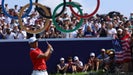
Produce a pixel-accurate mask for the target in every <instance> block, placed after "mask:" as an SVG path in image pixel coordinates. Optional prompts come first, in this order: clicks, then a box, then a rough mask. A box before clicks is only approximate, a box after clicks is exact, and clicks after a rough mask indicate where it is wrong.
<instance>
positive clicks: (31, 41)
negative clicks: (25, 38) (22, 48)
mask: <svg viewBox="0 0 133 75" xmlns="http://www.w3.org/2000/svg"><path fill="white" fill-rule="evenodd" d="M35 41H37V39H36V37H31V38H30V39H29V44H30V43H33V42H35Z"/></svg>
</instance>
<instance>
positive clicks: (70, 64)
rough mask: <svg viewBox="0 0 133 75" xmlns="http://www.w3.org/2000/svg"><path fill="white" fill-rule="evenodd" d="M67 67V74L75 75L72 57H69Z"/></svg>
mask: <svg viewBox="0 0 133 75" xmlns="http://www.w3.org/2000/svg"><path fill="white" fill-rule="evenodd" d="M66 66H67V71H66V72H67V73H73V72H74V71H73V61H72V57H68V59H67V63H66Z"/></svg>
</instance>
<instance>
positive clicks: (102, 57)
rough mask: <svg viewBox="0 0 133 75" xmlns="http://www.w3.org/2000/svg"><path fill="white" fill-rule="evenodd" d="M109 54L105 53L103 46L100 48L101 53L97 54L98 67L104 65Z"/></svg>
mask: <svg viewBox="0 0 133 75" xmlns="http://www.w3.org/2000/svg"><path fill="white" fill-rule="evenodd" d="M108 57H109V56H108V55H107V54H106V50H105V49H104V48H103V49H101V54H100V55H98V56H97V58H98V59H99V68H101V69H103V68H104V67H105V63H106V59H107V58H108Z"/></svg>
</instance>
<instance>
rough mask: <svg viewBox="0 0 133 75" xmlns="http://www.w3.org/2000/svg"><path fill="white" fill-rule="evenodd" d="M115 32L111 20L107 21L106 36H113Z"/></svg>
mask: <svg viewBox="0 0 133 75" xmlns="http://www.w3.org/2000/svg"><path fill="white" fill-rule="evenodd" d="M116 34H117V31H116V29H115V28H114V27H113V24H112V22H110V23H108V35H107V36H108V37H113V38H115V37H116Z"/></svg>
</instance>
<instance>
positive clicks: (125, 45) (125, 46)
mask: <svg viewBox="0 0 133 75" xmlns="http://www.w3.org/2000/svg"><path fill="white" fill-rule="evenodd" d="M120 44H121V50H116V52H115V55H116V62H118V63H125V62H130V61H131V49H130V45H129V40H120Z"/></svg>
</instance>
